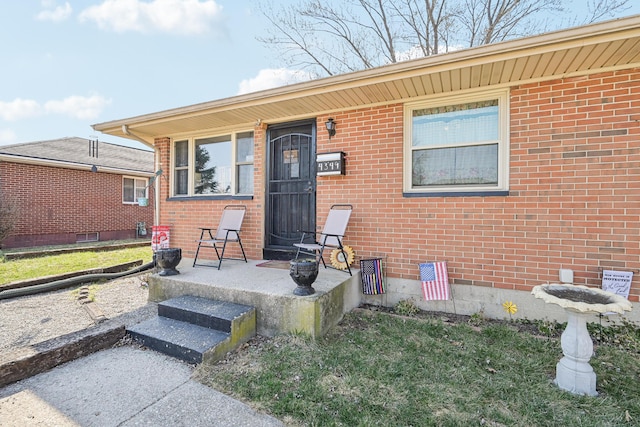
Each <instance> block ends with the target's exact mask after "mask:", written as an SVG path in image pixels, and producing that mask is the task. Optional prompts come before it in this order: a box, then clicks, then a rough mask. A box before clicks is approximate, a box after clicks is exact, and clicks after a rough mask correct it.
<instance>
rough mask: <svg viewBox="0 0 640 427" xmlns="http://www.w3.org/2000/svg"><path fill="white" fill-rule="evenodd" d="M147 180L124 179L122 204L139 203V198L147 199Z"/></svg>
mask: <svg viewBox="0 0 640 427" xmlns="http://www.w3.org/2000/svg"><path fill="white" fill-rule="evenodd" d="M148 182H149V181H148V180H147V179H146V178H128V177H124V178H122V202H123V203H137V202H138V197H147V184H148Z"/></svg>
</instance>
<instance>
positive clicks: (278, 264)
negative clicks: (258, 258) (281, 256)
mask: <svg viewBox="0 0 640 427" xmlns="http://www.w3.org/2000/svg"><path fill="white" fill-rule="evenodd" d="M256 267H267V268H279V269H281V270H289V269H290V267H291V264H289V261H281V260H271V261H266V262H263V263H261V264H256Z"/></svg>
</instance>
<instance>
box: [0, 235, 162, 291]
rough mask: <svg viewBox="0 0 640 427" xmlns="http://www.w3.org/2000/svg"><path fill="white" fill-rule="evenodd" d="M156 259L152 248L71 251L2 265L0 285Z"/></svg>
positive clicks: (17, 260) (0, 267) (6, 262)
mask: <svg viewBox="0 0 640 427" xmlns="http://www.w3.org/2000/svg"><path fill="white" fill-rule="evenodd" d="M152 259H153V251H152V250H151V246H150V245H149V246H144V247H131V248H121V249H116V250H111V251H106V250H100V251H91V252H71V253H65V254H59V255H48V256H41V257H36V258H23V259H16V260H11V261H6V260H5V261H4V262H0V285H2V284H6V283H11V282H15V281H19V280H27V279H33V278H37V277H44V276H51V275H56V274H63V273H70V272H75V271H82V270H87V269H91V268H100V267H110V266H113V265H117V264H123V263H126V262H131V261H137V260H142V261H143V262H144V263H146V262H150V261H151V260H152Z"/></svg>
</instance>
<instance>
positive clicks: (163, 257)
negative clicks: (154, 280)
mask: <svg viewBox="0 0 640 427" xmlns="http://www.w3.org/2000/svg"><path fill="white" fill-rule="evenodd" d="M154 257H155V260H156V265H157V266H158V267H160V268H161V270H160V272H159V273H158V276H175V275H176V274H180V272H179V271H178V270H176V267H177V266H178V264H180V260H182V249H180V248H165V249H158V250H157V251H156V253H155V255H154Z"/></svg>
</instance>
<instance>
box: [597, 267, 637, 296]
mask: <svg viewBox="0 0 640 427" xmlns="http://www.w3.org/2000/svg"><path fill="white" fill-rule="evenodd" d="M631 280H633V272H631V271H615V270H603V271H602V290H604V291H609V292H613V293H614V294H618V295H621V296H623V297H625V298H629V289H631Z"/></svg>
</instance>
